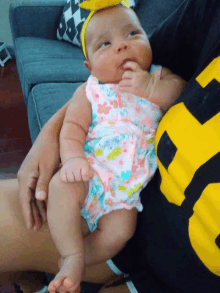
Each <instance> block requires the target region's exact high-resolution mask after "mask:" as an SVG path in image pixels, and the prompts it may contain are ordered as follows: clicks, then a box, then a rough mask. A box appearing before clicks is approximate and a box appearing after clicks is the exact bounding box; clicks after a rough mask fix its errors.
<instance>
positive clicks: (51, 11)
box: [9, 0, 66, 42]
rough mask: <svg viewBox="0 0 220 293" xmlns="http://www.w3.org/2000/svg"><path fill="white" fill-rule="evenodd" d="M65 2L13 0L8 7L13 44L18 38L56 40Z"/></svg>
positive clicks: (53, 0)
mask: <svg viewBox="0 0 220 293" xmlns="http://www.w3.org/2000/svg"><path fill="white" fill-rule="evenodd" d="M65 3H66V0H15V1H12V3H11V4H10V7H9V20H10V26H11V32H12V38H13V42H14V40H15V39H16V38H18V37H26V36H29V37H40V38H46V39H57V38H56V31H57V27H58V25H59V21H60V17H61V14H62V11H63V7H64V5H65Z"/></svg>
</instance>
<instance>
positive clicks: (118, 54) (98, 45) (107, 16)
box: [85, 6, 152, 83]
mask: <svg viewBox="0 0 220 293" xmlns="http://www.w3.org/2000/svg"><path fill="white" fill-rule="evenodd" d="M85 42H86V51H87V56H88V60H86V61H85V66H86V67H87V68H88V69H89V70H90V71H91V73H92V74H93V76H95V77H97V78H98V80H99V82H100V83H119V82H120V80H121V78H122V74H123V72H124V69H123V64H124V63H125V62H126V61H134V62H137V63H138V64H139V65H140V67H141V68H142V69H143V70H148V69H149V67H150V65H151V61H152V51H151V47H150V43H149V41H148V38H147V35H146V34H145V32H144V30H143V28H142V27H141V24H140V23H139V20H138V18H137V16H136V15H135V13H134V12H133V11H132V10H130V9H127V8H125V7H123V6H115V7H110V8H107V9H104V10H101V11H98V12H96V13H95V14H94V16H93V17H92V18H91V20H90V21H89V23H88V26H87V28H86V34H85Z"/></svg>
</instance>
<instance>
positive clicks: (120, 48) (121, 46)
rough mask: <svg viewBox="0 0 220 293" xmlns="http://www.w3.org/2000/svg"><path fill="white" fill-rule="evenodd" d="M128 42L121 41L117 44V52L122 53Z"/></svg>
mask: <svg viewBox="0 0 220 293" xmlns="http://www.w3.org/2000/svg"><path fill="white" fill-rule="evenodd" d="M127 49H128V44H127V42H119V43H118V45H117V46H116V53H120V52H121V51H124V50H127Z"/></svg>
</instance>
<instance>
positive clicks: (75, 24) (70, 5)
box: [57, 0, 139, 46]
mask: <svg viewBox="0 0 220 293" xmlns="http://www.w3.org/2000/svg"><path fill="white" fill-rule="evenodd" d="M128 1H129V3H130V7H132V8H134V7H135V6H136V5H137V3H138V1H139V0H128ZM81 2H84V0H78V1H76V0H67V3H66V5H65V6H64V8H63V13H62V15H61V19H60V23H59V26H58V29H57V38H58V39H59V40H65V41H67V42H70V43H72V44H74V45H77V46H81V43H80V33H81V29H82V26H83V24H84V22H85V20H86V19H87V17H88V15H89V13H90V11H89V10H86V9H82V8H80V7H79V3H81Z"/></svg>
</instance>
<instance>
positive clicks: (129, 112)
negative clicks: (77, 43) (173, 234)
mask: <svg viewBox="0 0 220 293" xmlns="http://www.w3.org/2000/svg"><path fill="white" fill-rule="evenodd" d="M160 72H161V66H155V65H152V66H151V74H154V75H155V76H157V77H158V78H160ZM86 95H87V98H88V100H89V101H90V103H91V106H92V123H91V125H90V127H89V132H88V135H87V138H86V143H85V147H84V151H85V155H86V157H87V158H88V160H89V162H90V164H91V165H92V167H93V169H94V170H95V175H94V177H93V179H91V180H89V193H88V196H87V198H86V200H85V203H84V205H83V206H82V209H81V213H82V216H83V217H84V218H85V219H86V221H87V223H88V226H89V228H90V230H91V231H94V230H95V229H96V228H97V223H98V220H99V218H100V217H101V216H102V215H104V214H107V213H109V212H111V211H113V210H118V209H132V208H133V207H135V208H137V210H138V211H142V209H143V206H142V204H141V202H140V196H139V195H140V192H141V190H142V189H143V188H144V187H145V186H146V185H147V183H148V182H149V181H150V179H151V178H152V176H153V175H154V173H155V171H156V169H157V161H156V154H155V145H154V139H155V131H156V129H157V127H158V123H159V121H160V119H161V117H162V113H161V110H160V108H159V107H158V106H156V105H155V104H153V103H151V102H149V101H148V100H146V99H145V98H140V97H138V96H135V95H133V94H129V93H120V92H119V91H118V85H117V84H99V81H98V80H97V79H96V78H95V77H93V76H92V75H91V76H90V77H89V79H88V81H87V86H86Z"/></svg>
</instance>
